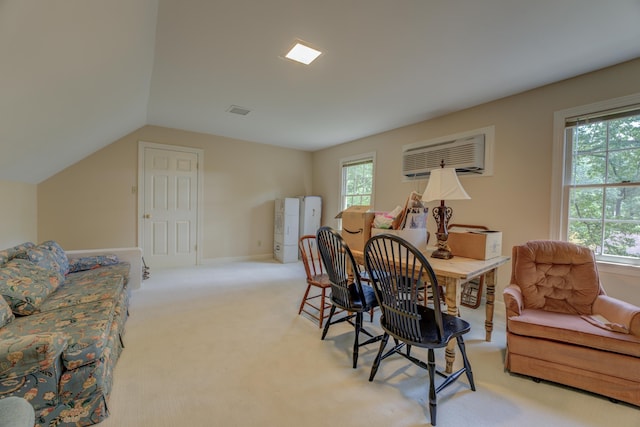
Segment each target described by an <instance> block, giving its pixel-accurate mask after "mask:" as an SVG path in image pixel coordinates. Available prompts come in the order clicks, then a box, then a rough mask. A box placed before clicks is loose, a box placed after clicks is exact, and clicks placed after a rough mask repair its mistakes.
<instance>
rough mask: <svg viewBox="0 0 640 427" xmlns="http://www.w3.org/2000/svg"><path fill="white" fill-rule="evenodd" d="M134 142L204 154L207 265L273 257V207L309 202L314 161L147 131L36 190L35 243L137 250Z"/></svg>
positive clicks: (209, 138)
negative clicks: (295, 199)
mask: <svg viewBox="0 0 640 427" xmlns="http://www.w3.org/2000/svg"><path fill="white" fill-rule="evenodd" d="M138 141H145V142H153V143H159V144H168V145H180V146H188V147H193V148H200V149H202V150H204V196H203V198H204V200H203V203H204V218H203V248H202V250H203V252H202V259H203V261H204V262H206V260H207V259H212V258H224V257H251V256H259V255H268V254H271V253H272V248H273V210H274V203H273V200H274V199H276V198H278V197H287V196H296V195H308V194H311V193H310V191H311V153H307V152H303V151H298V150H291V149H284V148H278V147H273V146H267V145H262V144H255V143H250V142H246V141H239V140H234V139H229V138H224V137H220V136H213V135H207V134H200V133H195V132H185V131H180V130H175V129H167V128H161V127H156V126H145V127H143V128H141V129H139V130H137V131H135V132H133V133H131V134H129V135H127V136H125V137H124V138H122V139H120V140H118V141H116V142H114V143H113V144H111V145H109V146H108V147H106V148H104V149H102V150H100V151H98V152H97V153H95V154H93V155H92V156H89V157H88V158H86V159H84V160H82V161H81V162H78V163H77V164H75V165H73V166H71V167H69V168H67V169H65V170H64V171H62V172H60V173H58V174H56V175H55V176H53V177H51V178H50V179H48V180H46V181H44V182H42V183H40V184H39V185H38V238H39V239H40V240H46V239H56V240H58V241H59V242H60V244H61V245H62V246H63V247H64V248H65V249H82V248H104V247H123V246H136V245H138V242H137V235H138V234H137V233H138V232H137V197H138V196H137V194H136V193H135V192H134V191H132V189H133V188H135V187H136V186H137V182H138V175H137V169H138V159H137V157H138ZM258 242H260V244H258Z"/></svg>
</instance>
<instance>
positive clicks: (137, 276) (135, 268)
mask: <svg viewBox="0 0 640 427" xmlns="http://www.w3.org/2000/svg"><path fill="white" fill-rule="evenodd" d="M65 253H66V254H67V258H69V259H70V260H71V259H75V258H82V257H87V256H95V255H104V254H115V255H117V256H118V259H119V260H121V261H125V262H128V263H129V264H130V265H131V272H130V273H129V284H128V287H129V288H130V289H140V286H141V285H142V249H140V248H108V249H85V250H75V251H65Z"/></svg>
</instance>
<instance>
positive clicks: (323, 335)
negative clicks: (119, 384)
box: [320, 305, 336, 340]
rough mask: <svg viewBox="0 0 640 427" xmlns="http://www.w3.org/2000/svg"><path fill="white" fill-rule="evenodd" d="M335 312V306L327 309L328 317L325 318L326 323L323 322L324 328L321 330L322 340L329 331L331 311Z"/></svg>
mask: <svg viewBox="0 0 640 427" xmlns="http://www.w3.org/2000/svg"><path fill="white" fill-rule="evenodd" d="M335 312H336V306H335V305H332V306H331V310H330V311H329V318H328V319H327V323H325V324H324V329H323V330H322V338H320V339H322V340H324V337H326V336H327V332H329V325H331V318H332V317H333V313H335Z"/></svg>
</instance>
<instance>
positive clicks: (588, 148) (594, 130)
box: [566, 111, 640, 263]
mask: <svg viewBox="0 0 640 427" xmlns="http://www.w3.org/2000/svg"><path fill="white" fill-rule="evenodd" d="M634 113H637V114H635V115H632V116H626V117H621V118H613V119H608V120H602V121H597V122H595V123H588V124H577V125H575V126H573V127H570V128H568V132H567V137H568V138H570V140H571V142H572V144H571V168H570V177H568V178H569V179H568V180H567V181H566V182H567V185H568V196H569V212H568V223H567V225H568V228H567V239H568V240H569V241H571V242H574V243H578V244H581V245H584V246H588V247H589V248H591V249H593V250H594V251H595V253H596V255H600V256H612V257H626V258H627V261H631V263H635V262H634V260H640V113H638V112H637V111H635V112H634ZM622 261H623V262H624V260H622Z"/></svg>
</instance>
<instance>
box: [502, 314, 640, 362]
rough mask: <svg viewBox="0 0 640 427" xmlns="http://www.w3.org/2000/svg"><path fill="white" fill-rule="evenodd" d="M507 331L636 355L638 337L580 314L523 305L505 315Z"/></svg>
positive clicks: (638, 343) (638, 354) (637, 353)
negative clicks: (604, 327)
mask: <svg viewBox="0 0 640 427" xmlns="http://www.w3.org/2000/svg"><path fill="white" fill-rule="evenodd" d="M507 330H508V331H509V332H510V333H513V334H517V335H521V336H526V337H533V338H540V339H544V340H551V341H558V342H563V343H567V344H573V345H579V346H583V347H590V348H594V349H599V350H605V351H611V352H615V353H620V354H626V355H630V356H635V357H640V337H637V336H634V335H630V334H622V333H619V332H613V331H609V330H606V329H602V328H599V327H597V326H594V325H592V324H591V323H589V322H587V321H586V320H584V319H583V318H582V317H580V316H577V315H573V314H565V313H553V312H549V311H544V310H534V309H525V310H523V311H522V313H521V314H520V316H512V317H509V318H508V319H507Z"/></svg>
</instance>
